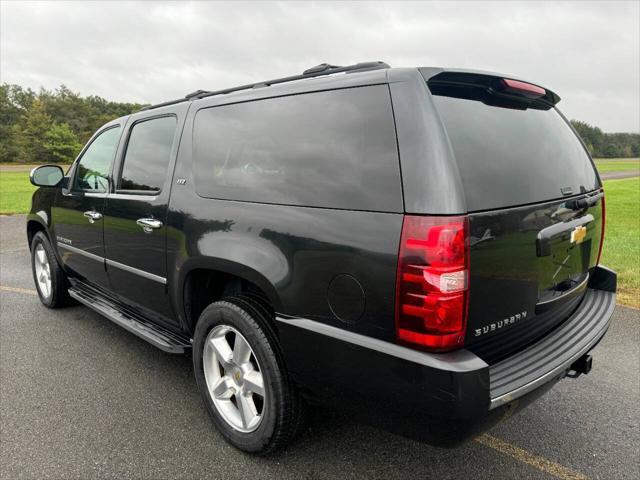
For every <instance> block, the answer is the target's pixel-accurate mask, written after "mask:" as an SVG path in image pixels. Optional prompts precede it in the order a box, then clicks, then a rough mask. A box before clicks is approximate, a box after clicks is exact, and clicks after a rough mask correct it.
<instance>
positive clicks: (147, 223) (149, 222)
mask: <svg viewBox="0 0 640 480" xmlns="http://www.w3.org/2000/svg"><path fill="white" fill-rule="evenodd" d="M136 223H137V224H138V225H139V226H141V227H142V231H143V232H144V233H151V232H153V231H154V230H155V229H157V228H160V227H162V222H161V221H160V220H156V219H155V218H139V219H138V220H136Z"/></svg>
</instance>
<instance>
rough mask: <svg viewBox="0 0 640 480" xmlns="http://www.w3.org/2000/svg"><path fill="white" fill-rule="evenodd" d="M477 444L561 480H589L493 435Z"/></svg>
mask: <svg viewBox="0 0 640 480" xmlns="http://www.w3.org/2000/svg"><path fill="white" fill-rule="evenodd" d="M475 440H476V442H478V443H480V444H482V445H484V446H485V447H489V448H492V449H494V450H496V451H498V452H500V453H504V454H505V455H509V456H510V457H513V458H515V459H516V460H518V461H520V462H523V463H526V464H527V465H531V466H532V467H534V468H537V469H538V470H541V471H543V472H545V473H548V474H549V475H552V476H554V477H557V478H561V479H562V480H587V477H586V476H585V475H583V474H581V473H579V472H576V471H574V470H571V469H570V468H567V467H565V466H563V465H560V464H559V463H556V462H552V461H551V460H547V459H546V458H544V457H541V456H539V455H535V454H533V453H531V452H527V451H526V450H524V449H522V448H520V447H516V446H515V445H511V444H510V443H508V442H505V441H504V440H500V439H499V438H496V437H494V436H492V435H488V434H486V433H485V434H484V435H480V436H479V437H477V438H476V439H475Z"/></svg>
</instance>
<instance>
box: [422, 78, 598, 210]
mask: <svg viewBox="0 0 640 480" xmlns="http://www.w3.org/2000/svg"><path fill="white" fill-rule="evenodd" d="M434 90H435V91H434ZM447 90H448V89H432V93H433V99H434V102H435V104H436V108H437V110H438V112H439V114H440V117H441V118H442V121H443V123H444V126H445V128H446V130H447V134H448V135H449V139H450V141H451V145H452V147H453V152H454V155H455V157H456V161H457V164H458V168H459V170H460V176H461V177H462V183H463V186H464V190H465V196H466V201H467V208H468V210H469V211H478V210H488V209H494V208H501V207H506V206H515V205H524V204H528V203H535V202H541V201H544V200H551V199H556V198H562V197H564V196H569V195H574V194H578V193H580V192H584V191H592V190H594V189H596V188H598V187H599V184H598V179H597V176H596V173H595V170H594V168H593V165H592V164H591V161H590V159H589V157H588V155H587V154H586V152H585V150H584V148H583V147H582V144H581V143H580V141H579V139H578V138H577V137H576V135H575V134H574V133H573V131H572V130H571V128H570V127H569V125H568V124H567V123H566V122H565V120H564V119H563V118H562V116H561V115H560V114H559V113H558V112H557V111H556V110H555V108H549V109H547V110H543V109H535V108H527V109H516V108H508V107H498V106H490V105H487V104H486V103H483V102H481V101H479V100H471V99H467V98H456V97H452V96H448V95H447V94H446V91H447Z"/></svg>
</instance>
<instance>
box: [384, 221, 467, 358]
mask: <svg viewBox="0 0 640 480" xmlns="http://www.w3.org/2000/svg"><path fill="white" fill-rule="evenodd" d="M468 278H469V244H468V219H467V217H466V216H456V217H427V216H409V215H406V216H405V217H404V223H403V225H402V236H401V239H400V251H399V255H398V276H397V283H396V335H397V339H398V341H399V342H400V343H406V344H411V345H412V346H420V347H425V348H427V349H430V350H438V351H443V350H452V349H454V348H458V347H461V346H462V344H463V342H464V334H465V330H466V326H467V325H466V324H467V296H468Z"/></svg>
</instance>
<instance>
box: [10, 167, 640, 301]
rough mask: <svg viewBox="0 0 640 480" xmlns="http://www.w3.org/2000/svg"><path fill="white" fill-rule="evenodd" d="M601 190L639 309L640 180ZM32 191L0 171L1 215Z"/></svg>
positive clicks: (610, 254)
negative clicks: (605, 196) (603, 192)
mask: <svg viewBox="0 0 640 480" xmlns="http://www.w3.org/2000/svg"><path fill="white" fill-rule="evenodd" d="M607 162H609V161H607ZM624 162H626V161H624ZM604 188H605V191H606V194H607V226H606V229H607V233H606V237H605V243H604V251H603V254H602V263H603V264H605V265H607V266H609V267H611V268H613V269H614V270H616V271H617V272H618V292H619V295H618V300H619V302H620V303H624V304H625V305H631V306H634V307H640V177H636V178H628V179H624V180H607V181H605V182H604ZM34 190H35V187H33V186H32V185H31V184H30V183H29V176H28V173H27V172H14V171H0V214H12V213H26V212H28V211H29V207H30V203H31V194H32V192H33V191H34Z"/></svg>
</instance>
